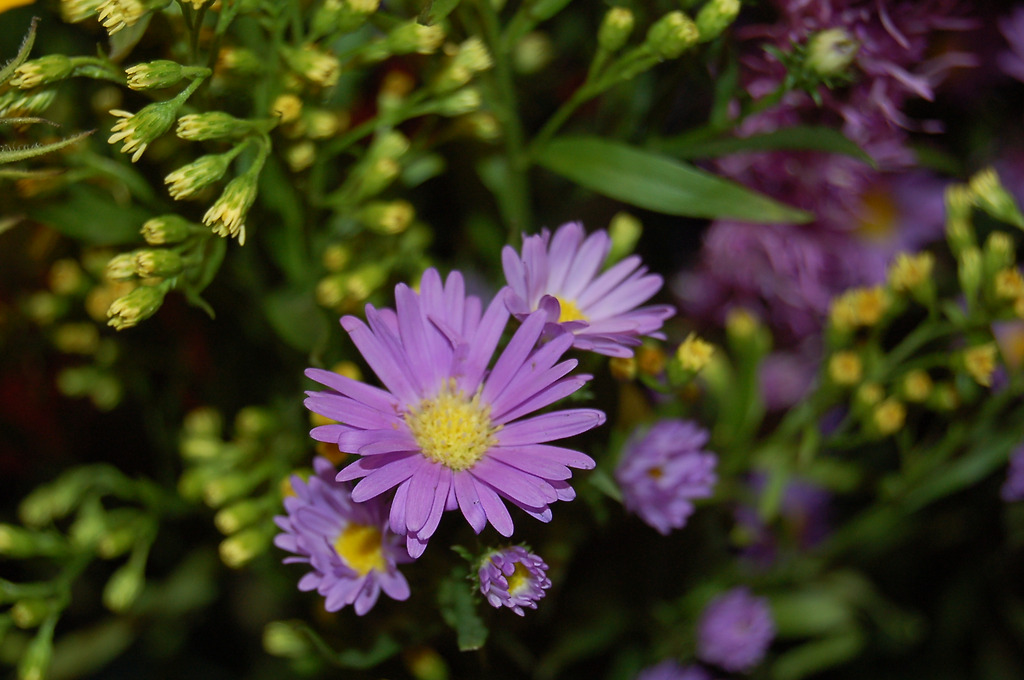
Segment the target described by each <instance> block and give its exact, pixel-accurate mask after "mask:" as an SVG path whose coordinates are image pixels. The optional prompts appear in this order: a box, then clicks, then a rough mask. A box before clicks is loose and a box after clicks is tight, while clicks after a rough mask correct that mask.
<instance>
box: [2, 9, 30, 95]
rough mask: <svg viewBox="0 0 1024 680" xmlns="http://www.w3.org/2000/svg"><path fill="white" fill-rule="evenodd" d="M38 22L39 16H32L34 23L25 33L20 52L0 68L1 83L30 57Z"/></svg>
mask: <svg viewBox="0 0 1024 680" xmlns="http://www.w3.org/2000/svg"><path fill="white" fill-rule="evenodd" d="M38 23H39V17H32V23H31V24H29V26H28V33H26V34H25V39H24V40H22V41H21V48H19V49H18V53H17V54H16V55H14V59H11V60H10V61H9V62H7V63H6V64H4V67H3V68H0V84H3V83H6V82H7V79H8V78H10V77H11V75H12V74H13V73H14V69H16V68H18V67H19V66H21V65H22V64H23V63H24V62H25V60H26V59H28V55H29V53H30V52H31V51H32V45H33V44H34V43H35V41H36V24H38Z"/></svg>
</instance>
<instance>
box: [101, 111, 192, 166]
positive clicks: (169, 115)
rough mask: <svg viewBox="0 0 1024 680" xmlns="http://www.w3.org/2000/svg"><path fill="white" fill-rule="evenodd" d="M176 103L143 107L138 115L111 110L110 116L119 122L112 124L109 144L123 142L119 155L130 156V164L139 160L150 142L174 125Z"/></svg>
mask: <svg viewBox="0 0 1024 680" xmlns="http://www.w3.org/2000/svg"><path fill="white" fill-rule="evenodd" d="M177 109H178V102H176V101H175V100H173V99H172V100H168V101H165V102H157V103H155V104H150V105H149V106H146V107H144V108H143V109H142V110H141V111H139V112H138V113H129V112H128V111H122V110H120V109H112V110H111V111H110V113H111V114H113V115H114V116H117V117H118V118H120V119H121V120H119V121H117V122H116V123H114V126H113V127H112V128H111V129H110V131H111V133H112V134H111V135H110V137H109V138H108V139H107V142H108V143H109V144H116V143H118V142H120V141H122V140H123V141H124V144H123V145H122V146H121V153H130V154H132V163H134V162H136V161H138V160H139V158H141V157H142V154H143V153H144V152H145V151H146V147H147V146H149V144H150V142H152V141H153V140H154V139H156V138H157V137H159V136H160V135H162V134H164V133H165V132H167V130H169V129H170V127H171V125H172V124H173V123H174V114H175V113H176V112H177Z"/></svg>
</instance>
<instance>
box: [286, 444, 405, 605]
mask: <svg viewBox="0 0 1024 680" xmlns="http://www.w3.org/2000/svg"><path fill="white" fill-rule="evenodd" d="M313 469H314V471H315V474H314V476H313V477H311V478H310V479H309V480H308V481H303V480H302V478H301V477H299V476H298V475H293V476H292V478H291V487H292V489H293V490H294V491H295V495H294V496H289V497H287V498H285V499H284V507H285V510H287V512H288V514H287V515H278V516H277V517H275V518H274V521H275V522H277V525H278V526H279V527H280V528H281V529H282V530H283V533H280V534H278V535H277V536H276V537H275V538H274V545H276V546H277V547H278V548H281V549H282V550H287V551H288V552H291V553H295V554H296V555H298V557H288V558H285V560H284V561H285V563H291V562H299V563H304V564H308V565H310V567H312V571H310V572H308V573H306V575H305V576H303V577H302V578H301V579H300V580H299V590H302V591H309V590H316V591H317V592H318V593H320V594H321V595H323V596H324V598H325V602H324V607H325V608H326V609H327V611H329V612H335V611H338V610H339V609H341V608H342V607H345V606H347V605H353V606H354V607H355V611H356V614H358V615H359V616H362V615H363V614H365V613H366V612H368V611H369V610H370V608H371V607H373V605H374V604H375V603H376V602H377V597H378V596H379V595H380V591H382V590H383V591H384V593H385V594H387V595H388V597H391V598H392V599H395V600H405V599H406V598H408V597H409V584H408V583H407V582H406V580H405V577H404V576H402V574H401V573H400V572H399V571H398V569H397V568H396V565H397V564H402V563H405V562H411V561H412V559H411V558H410V557H409V555H408V554H407V553H406V551H405V548H404V546H403V544H402V537H401V536H398V535H395V534H393V533H391V531H389V530H388V520H387V515H386V512H385V508H384V505H383V504H382V503H381V502H379V501H377V500H374V501H370V502H367V503H354V502H352V489H351V485H349V484H346V483H343V482H337V481H335V479H334V476H335V473H336V471H335V469H334V466H333V465H331V463H330V461H328V460H327V459H325V458H316V459H315V460H314V461H313Z"/></svg>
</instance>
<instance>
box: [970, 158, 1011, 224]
mask: <svg viewBox="0 0 1024 680" xmlns="http://www.w3.org/2000/svg"><path fill="white" fill-rule="evenodd" d="M969 186H970V190H971V193H972V194H973V195H974V203H975V205H977V206H978V207H979V208H981V209H982V210H984V211H985V212H987V213H988V214H989V215H991V216H992V217H994V218H996V219H997V220H1002V221H1004V222H1008V223H1010V224H1013V225H1015V226H1018V227H1021V228H1024V215H1021V212H1020V208H1019V207H1017V202H1016V201H1014V200H1013V196H1011V195H1010V192H1008V191H1007V190H1006V189H1005V188H1004V187H1003V185H1002V183H1001V182H1000V181H999V175H997V174H996V171H995V170H993V169H992V168H987V169H985V170H982V171H980V172H978V173H977V174H975V175H974V176H973V177H971V179H970V182H969Z"/></svg>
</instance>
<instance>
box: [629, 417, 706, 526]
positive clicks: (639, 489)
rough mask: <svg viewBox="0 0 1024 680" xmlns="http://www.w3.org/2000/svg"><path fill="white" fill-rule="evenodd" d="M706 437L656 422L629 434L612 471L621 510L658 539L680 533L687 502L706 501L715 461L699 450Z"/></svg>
mask: <svg viewBox="0 0 1024 680" xmlns="http://www.w3.org/2000/svg"><path fill="white" fill-rule="evenodd" d="M707 442H708V432H707V430H705V429H703V428H702V427H700V426H699V425H697V424H696V423H694V422H692V421H687V420H662V421H660V422H657V423H655V424H654V425H653V426H652V427H651V428H650V429H649V430H648V431H647V432H645V433H642V434H641V433H637V434H634V435H633V436H632V437H631V438H630V440H629V441H628V442H626V445H625V447H624V448H623V453H622V460H621V461H620V462H619V465H618V467H616V468H615V479H616V481H617V482H618V484H619V487H620V488H621V489H622V498H623V503H624V504H625V506H626V509H627V510H629V511H630V512H634V513H636V514H637V515H639V516H640V518H641V519H642V520H643V521H645V522H647V524H649V525H651V526H652V527H654V528H655V529H657V530H658V531H659V532H661V533H662V534H666V535H667V534H668V533H669V532H671V531H672V530H673V529H679V528H682V527H683V526H684V525H685V524H686V520H687V518H689V516H690V515H692V514H693V500H694V499H696V498H707V497H709V496H710V495H711V492H712V487H714V485H715V483H716V482H717V481H718V477H717V475H716V474H715V466H716V465H717V464H718V458H717V457H716V456H715V454H713V453H708V452H707V451H704V450H702V447H703V446H704V445H705V444H707Z"/></svg>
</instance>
